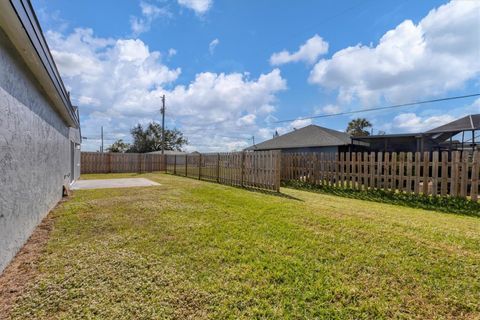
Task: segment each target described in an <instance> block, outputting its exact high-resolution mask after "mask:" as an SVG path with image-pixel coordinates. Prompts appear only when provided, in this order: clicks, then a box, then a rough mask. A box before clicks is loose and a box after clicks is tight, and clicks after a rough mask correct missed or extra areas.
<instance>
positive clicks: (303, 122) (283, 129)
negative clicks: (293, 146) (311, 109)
mask: <svg viewBox="0 0 480 320" xmlns="http://www.w3.org/2000/svg"><path fill="white" fill-rule="evenodd" d="M311 124H312V119H297V120H294V121H291V122H289V123H287V124H285V125H281V126H275V127H269V128H265V127H264V128H260V129H258V131H257V134H258V136H259V137H260V138H262V140H268V139H272V137H273V134H274V133H275V132H277V133H278V134H279V135H282V134H285V133H288V132H291V131H293V130H297V129H301V128H303V127H306V126H308V125H311Z"/></svg>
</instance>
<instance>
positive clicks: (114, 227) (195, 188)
mask: <svg viewBox="0 0 480 320" xmlns="http://www.w3.org/2000/svg"><path fill="white" fill-rule="evenodd" d="M128 176H142V177H147V178H150V179H152V180H154V181H157V182H159V183H161V184H162V185H161V186H157V187H149V188H130V189H104V190H85V191H76V192H75V193H74V195H73V197H72V199H70V200H69V201H67V202H64V203H63V204H61V205H60V206H59V207H58V208H57V209H56V210H55V211H54V212H53V215H54V216H55V219H56V221H55V228H54V230H53V232H52V234H51V238H50V240H49V242H48V245H47V249H46V252H45V254H44V255H43V256H42V257H41V261H40V266H39V268H40V270H39V276H38V278H37V279H36V280H35V282H34V283H32V284H31V286H30V287H29V289H28V291H27V292H26V294H24V295H23V296H22V297H21V299H19V300H18V301H17V303H16V305H15V307H14V309H13V312H12V317H13V318H19V319H26V318H28V319H33V318H35V319H37V318H45V319H51V318H64V319H85V318H99V319H152V318H154V319H157V318H158V319H163V318H177V319H185V318H191V319H202V318H217V319H238V318H244V319H251V318H277V319H285V318H286V319H311V318H320V319H323V318H324V319H382V318H400V319H403V318H405V319H409V318H418V319H429V318H450V319H452V318H457V319H459V318H466V319H478V318H480V218H476V217H468V216H461V215H454V214H446V213H439V212H434V211H425V210H421V209H413V208H406V207H400V206H394V205H389V204H381V203H375V202H368V201H362V200H355V199H347V198H341V197H336V196H332V195H323V194H316V193H309V192H305V191H299V190H293V189H282V193H283V194H284V195H287V196H288V197H287V196H283V197H281V196H276V195H272V194H265V193H260V192H251V191H247V190H242V189H239V188H231V187H226V186H222V185H218V184H214V183H208V182H201V181H198V180H194V179H188V178H182V177H175V176H171V175H166V174H143V175H135V174H131V175H130V174H122V175H90V176H85V177H84V178H105V177H111V178H113V177H128Z"/></svg>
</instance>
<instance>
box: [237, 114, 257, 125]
mask: <svg viewBox="0 0 480 320" xmlns="http://www.w3.org/2000/svg"><path fill="white" fill-rule="evenodd" d="M256 118H257V116H256V115H255V114H253V113H251V114H247V115H245V116H243V117H241V118H240V119H238V120H237V122H236V124H237V126H245V125H252V124H254V123H255V119H256Z"/></svg>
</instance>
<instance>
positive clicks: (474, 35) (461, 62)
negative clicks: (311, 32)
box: [309, 1, 480, 105]
mask: <svg viewBox="0 0 480 320" xmlns="http://www.w3.org/2000/svg"><path fill="white" fill-rule="evenodd" d="M479 15H480V1H452V2H450V3H448V4H445V5H442V6H440V7H439V8H437V9H434V10H432V11H430V13H429V14H428V15H427V16H426V17H424V18H423V19H422V20H421V21H420V22H419V23H418V24H414V23H413V22H412V21H410V20H406V21H404V22H402V23H401V24H399V25H398V26H397V27H396V28H395V29H393V30H390V31H388V32H387V33H385V34H384V35H383V37H382V38H381V39H380V42H379V43H378V45H377V46H365V45H361V44H358V45H356V46H353V47H348V48H345V49H343V50H340V51H338V52H336V53H335V54H334V55H333V56H332V58H331V59H325V60H321V61H319V62H318V63H317V64H316V65H315V67H314V68H313V70H312V71H311V74H310V78H309V81H310V82H311V83H314V84H318V85H320V86H322V87H325V88H328V89H338V90H339V93H338V97H339V100H340V101H343V102H347V103H348V102H351V101H352V99H359V100H360V101H361V102H362V103H363V104H364V105H366V104H372V103H376V102H378V101H379V100H380V99H381V98H385V99H386V100H387V101H391V102H404V101H411V100H416V99H419V98H422V97H427V96H439V95H442V94H444V93H445V92H447V91H449V90H453V89H457V88H460V87H462V86H463V85H464V84H465V82H466V81H468V80H469V79H473V78H475V77H478V75H479V74H480V56H479V51H480V19H479V18H478V17H479Z"/></svg>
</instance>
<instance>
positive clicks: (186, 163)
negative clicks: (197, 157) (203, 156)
mask: <svg viewBox="0 0 480 320" xmlns="http://www.w3.org/2000/svg"><path fill="white" fill-rule="evenodd" d="M187 170H188V155H187V154H186V155H185V177H188V171H187Z"/></svg>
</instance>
